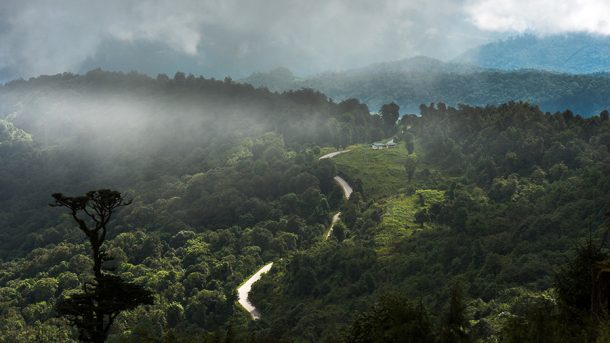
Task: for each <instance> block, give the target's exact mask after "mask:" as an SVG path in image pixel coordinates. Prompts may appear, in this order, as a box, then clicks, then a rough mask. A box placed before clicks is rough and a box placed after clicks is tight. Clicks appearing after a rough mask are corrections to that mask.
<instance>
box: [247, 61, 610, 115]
mask: <svg viewBox="0 0 610 343" xmlns="http://www.w3.org/2000/svg"><path fill="white" fill-rule="evenodd" d="M242 81H243V82H246V83H250V84H252V85H254V86H258V87H267V88H269V89H271V90H287V89H300V88H303V87H308V88H313V89H316V90H319V91H321V92H323V93H325V94H327V95H328V96H330V97H331V98H333V99H337V100H342V99H347V98H356V99H359V100H360V101H362V102H364V103H366V104H367V105H368V106H369V107H370V108H371V109H372V110H377V109H379V108H380V106H381V105H382V104H384V103H389V102H392V101H394V102H396V103H397V104H399V105H400V107H401V108H402V109H403V111H407V112H409V113H417V112H418V108H419V105H420V104H429V103H432V102H443V103H446V104H448V105H453V106H455V105H458V104H468V105H498V104H501V103H505V102H507V101H511V100H512V101H528V102H531V103H535V104H538V105H539V106H540V108H541V109H542V110H543V111H548V112H557V111H564V110H566V109H570V110H572V111H573V112H575V113H579V114H581V115H583V116H591V115H595V114H598V113H599V112H600V111H602V110H603V109H605V108H607V107H608V106H610V100H609V99H610V78H608V77H606V76H605V75H603V74H600V75H569V74H560V73H554V72H547V71H538V70H519V71H501V70H493V69H482V68H480V67H475V66H471V65H464V64H458V63H443V62H440V61H437V60H434V59H430V58H425V57H416V58H411V59H406V60H402V61H397V62H391V63H381V64H376V65H372V66H369V67H365V68H362V69H355V70H348V71H343V72H328V73H323V74H320V75H316V76H312V77H307V78H297V77H295V76H294V75H292V74H291V73H289V72H288V71H287V70H285V69H276V70H273V71H271V72H269V73H258V74H253V75H251V76H250V77H248V78H246V79H244V80H242Z"/></svg>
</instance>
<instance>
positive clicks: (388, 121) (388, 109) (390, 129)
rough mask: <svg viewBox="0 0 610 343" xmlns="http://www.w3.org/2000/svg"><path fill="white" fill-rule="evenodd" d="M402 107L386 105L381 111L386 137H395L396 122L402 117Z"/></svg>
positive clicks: (392, 104)
mask: <svg viewBox="0 0 610 343" xmlns="http://www.w3.org/2000/svg"><path fill="white" fill-rule="evenodd" d="M399 111H400V107H399V106H398V105H396V104H395V103H393V102H392V103H389V104H384V105H383V106H381V108H380V109H379V114H380V115H381V119H382V120H383V128H384V130H385V134H386V136H390V135H393V134H394V132H395V126H396V122H397V121H398V118H399V117H400V113H399Z"/></svg>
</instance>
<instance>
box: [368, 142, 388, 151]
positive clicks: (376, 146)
mask: <svg viewBox="0 0 610 343" xmlns="http://www.w3.org/2000/svg"><path fill="white" fill-rule="evenodd" d="M371 148H372V149H373V150H377V149H385V148H386V145H385V144H384V143H373V144H371Z"/></svg>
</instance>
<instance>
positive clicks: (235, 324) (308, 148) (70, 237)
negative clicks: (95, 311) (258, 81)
mask: <svg viewBox="0 0 610 343" xmlns="http://www.w3.org/2000/svg"><path fill="white" fill-rule="evenodd" d="M460 75H461V74H460ZM0 105H1V106H0V110H1V111H2V119H0V162H1V163H0V190H1V192H0V342H11V343H12V342H17V343H26V342H27V343H29V342H45V341H46V342H75V341H76V337H77V333H76V332H75V331H76V330H75V329H74V328H73V327H72V326H71V325H70V323H68V322H67V321H65V320H63V319H60V318H57V317H56V314H57V304H61V303H62V299H66V298H68V299H78V294H79V292H82V291H83V288H84V287H83V285H84V284H85V283H86V282H89V284H90V281H91V279H92V273H91V270H92V268H91V266H92V265H93V263H92V261H91V258H90V254H91V253H90V246H93V244H89V242H88V240H85V238H84V235H83V234H82V232H80V230H79V228H78V227H75V226H76V225H75V222H74V220H73V218H72V217H71V215H70V213H69V212H66V211H60V210H61V208H60V209H58V208H51V207H49V206H48V204H49V203H50V202H51V200H52V199H53V198H54V199H56V200H57V199H58V198H59V199H62V198H64V197H63V196H61V195H58V194H55V196H54V197H53V198H51V194H52V193H55V192H62V193H64V194H66V195H68V196H78V195H82V194H85V192H87V191H90V190H96V189H102V188H111V189H115V190H118V191H120V192H121V194H122V195H123V196H124V197H125V199H128V200H132V202H129V201H127V202H126V203H124V205H125V206H121V209H118V208H117V212H116V215H113V216H112V219H111V220H110V221H108V222H107V223H106V224H107V226H108V235H107V236H106V237H105V238H106V240H105V242H104V244H103V247H102V248H103V250H102V252H103V254H104V260H103V261H102V262H100V265H101V264H103V266H101V267H103V268H104V273H105V274H106V273H107V275H109V276H110V275H111V276H112V277H115V276H116V277H119V278H120V279H122V280H125V281H126V282H130V283H133V284H136V285H138V286H141V287H144V288H145V289H147V290H150V292H152V294H153V295H154V303H153V304H150V302H147V305H142V306H139V307H136V308H131V309H129V310H125V311H123V312H121V314H120V315H119V316H118V317H116V320H115V322H114V324H112V326H111V329H110V331H109V338H108V340H107V341H108V342H142V341H147V342H148V341H151V342H157V341H161V342H277V341H285V342H342V341H345V342H371V341H376V340H377V339H379V337H384V339H385V338H387V341H393V342H401V341H403V340H404V337H419V338H421V339H419V340H418V341H421V342H455V341H465V342H469V341H477V340H479V341H483V342H487V341H502V342H528V341H527V340H524V339H522V338H523V337H528V335H529V334H530V333H531V332H536V333H540V335H542V336H543V337H550V338H549V341H550V342H555V341H566V340H568V339H570V341H573V342H582V341H584V339H585V338H587V337H592V335H596V337H598V338H600V341H607V340H604V338H607V337H608V336H605V337H604V336H603V335H604V334H606V335H607V331H604V330H605V328H607V324H606V322H602V323H601V324H600V323H598V322H597V321H595V320H597V319H595V318H594V317H592V316H591V313H590V310H591V290H592V287H591V284H590V283H591V278H590V277H589V276H588V275H589V274H587V273H589V271H590V267H591V264H592V263H594V262H597V261H600V260H602V259H606V256H607V255H606V253H607V249H605V247H604V249H601V248H599V246H597V247H598V248H596V249H597V250H595V251H593V249H589V250H587V251H585V252H588V253H589V255H587V256H588V257H587V256H585V257H587V258H588V260H585V261H584V262H583V261H581V260H578V259H574V256H575V255H576V256H581V255H578V254H575V251H580V252H582V251H583V250H582V249H581V250H578V249H575V248H577V247H578V245H579V244H580V243H582V242H585V239H586V238H589V237H590V238H592V239H593V240H594V241H595V242H598V241H599V238H601V237H603V236H604V234H605V233H606V229H605V225H604V216H603V213H605V212H606V211H607V206H608V204H609V203H610V182H608V178H607V177H606V176H607V175H608V174H609V173H610V169H609V166H610V155H609V153H608V150H609V148H610V133H609V132H610V126H609V125H610V120H609V114H608V112H607V111H604V112H602V113H600V115H598V116H593V117H591V118H582V117H580V116H578V115H575V114H574V113H572V112H571V111H564V112H561V113H554V114H547V113H543V112H541V111H540V109H539V108H538V107H537V106H535V105H532V104H528V103H520V102H510V103H506V104H503V105H500V106H487V107H471V106H459V107H457V108H454V107H450V106H447V105H445V104H443V103H438V104H435V105H422V106H421V107H420V110H421V113H420V114H421V115H420V116H414V115H406V116H403V117H401V118H400V119H399V112H400V109H399V108H398V106H397V105H396V104H385V105H384V106H382V108H381V111H380V112H381V113H380V115H371V114H370V111H369V108H368V107H367V106H366V105H364V104H362V103H360V102H359V101H358V100H354V99H351V100H346V101H343V102H338V103H337V102H334V101H331V100H329V99H328V98H327V96H326V95H324V94H322V93H318V92H316V91H313V90H308V89H304V90H299V91H290V92H286V93H273V92H270V91H268V90H265V89H256V88H254V87H253V86H251V85H247V84H239V83H235V82H233V81H232V80H230V79H226V80H222V81H219V80H209V79H204V78H202V77H195V76H191V75H184V74H182V73H177V74H176V75H175V76H174V77H173V78H171V79H170V78H169V77H167V76H165V75H160V76H159V77H157V78H155V79H153V78H150V77H147V76H143V75H139V74H135V73H131V74H122V73H109V72H103V71H99V70H96V71H92V72H89V73H87V74H86V75H72V74H62V75H55V76H45V77H39V78H35V79H31V80H29V81H15V82H12V83H10V84H8V85H5V86H3V87H0ZM382 139H383V142H388V141H389V140H394V142H395V143H397V145H396V146H395V147H394V148H392V149H389V148H388V149H375V150H374V149H371V146H370V145H369V143H371V142H372V141H381V140H382ZM343 147H347V149H344V150H341V151H342V153H341V154H338V155H336V156H335V157H333V158H332V159H329V158H325V159H320V157H321V156H323V155H325V154H327V153H329V152H332V151H337V149H338V148H343ZM337 175H340V176H341V177H343V178H344V179H345V180H347V181H348V182H349V184H350V186H352V188H353V190H354V192H353V193H352V195H351V196H350V197H349V199H345V198H344V197H343V194H342V191H341V188H340V187H339V186H338V185H337V184H336V183H335V181H334V177H335V176H337ZM104 193H107V192H104ZM64 199H65V198H64ZM78 199H82V198H78ZM78 199H77V200H78ZM75 201H76V200H75ZM78 201H80V200H78ZM337 212H341V216H340V218H341V219H340V222H338V223H336V225H335V226H334V227H333V230H332V234H331V236H330V238H328V239H325V234H326V233H327V232H329V231H328V230H329V225H330V223H331V218H333V216H334V215H335V214H336V213H337ZM79 225H80V224H79ZM591 252H594V253H595V254H591ZM593 258H595V259H593ZM570 261H574V262H573V263H572V264H570V265H568V269H566V270H567V272H562V273H560V274H557V273H555V271H556V270H561V268H560V267H561V266H563V265H564V264H565V263H566V262H570ZM270 262H274V263H273V267H272V268H271V270H269V272H268V273H267V274H265V276H263V277H262V278H261V280H259V281H257V282H256V283H255V284H254V285H253V287H252V293H251V297H250V300H251V301H252V302H253V304H254V305H255V306H256V308H257V309H258V310H260V314H261V319H260V320H257V321H252V320H251V317H250V316H249V315H248V314H247V313H245V312H244V311H242V308H241V307H240V306H239V304H238V302H237V301H236V300H237V294H236V289H237V288H238V287H239V285H240V284H242V282H243V281H244V280H246V279H247V278H248V277H249V276H250V275H252V274H253V273H254V272H255V271H256V270H258V269H259V268H260V267H261V266H264V265H266V264H267V263H270ZM587 263H589V264H587ZM101 267H100V270H101ZM583 271H584V274H583ZM556 275H560V276H561V277H557V276H556ZM583 275H584V277H583ZM557 280H559V281H557ZM583 280H584V281H583ZM111 295H112V294H111ZM583 299H584V300H583ZM79 313H82V312H79ZM593 315H595V314H593ZM582 323H591V324H590V325H589V324H587V326H585V325H584V324H582ZM547 324H548V325H547ZM459 337H461V338H459ZM458 338H459V339H458ZM533 341H534V342H536V341H539V340H533Z"/></svg>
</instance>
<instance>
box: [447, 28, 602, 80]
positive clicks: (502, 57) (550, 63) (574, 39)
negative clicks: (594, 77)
mask: <svg viewBox="0 0 610 343" xmlns="http://www.w3.org/2000/svg"><path fill="white" fill-rule="evenodd" d="M454 62H458V63H469V64H473V65H477V66H480V67H483V68H493V69H502V70H515V69H540V70H548V71H555V72H562V73H572V74H590V73H599V72H608V71H610V37H606V36H597V35H589V34H584V33H572V34H563V35H551V36H546V37H537V36H533V35H520V36H516V37H512V38H509V39H506V40H500V41H497V42H493V43H489V44H485V45H482V46H479V47H477V48H474V49H471V50H468V51H466V52H465V53H463V54H462V55H461V56H459V57H458V58H457V59H455V60H454Z"/></svg>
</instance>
